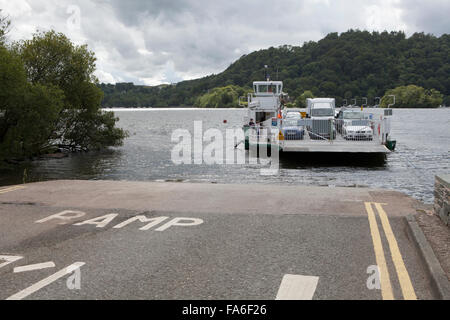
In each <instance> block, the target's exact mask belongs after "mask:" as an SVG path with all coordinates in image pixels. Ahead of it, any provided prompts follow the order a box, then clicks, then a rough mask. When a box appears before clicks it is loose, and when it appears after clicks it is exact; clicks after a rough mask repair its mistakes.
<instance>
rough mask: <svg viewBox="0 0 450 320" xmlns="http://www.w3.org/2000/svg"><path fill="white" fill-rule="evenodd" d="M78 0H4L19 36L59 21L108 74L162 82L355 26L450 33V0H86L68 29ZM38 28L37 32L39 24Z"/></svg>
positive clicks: (56, 25) (81, 0)
mask: <svg viewBox="0 0 450 320" xmlns="http://www.w3.org/2000/svg"><path fill="white" fill-rule="evenodd" d="M73 3H74V1H73V0H60V1H58V0H42V1H34V0H16V1H14V5H11V1H9V0H0V8H3V7H5V8H9V9H10V10H13V11H14V10H16V11H17V12H19V7H20V6H22V9H21V10H22V11H23V8H24V7H26V6H27V5H28V6H29V7H31V10H32V12H31V14H28V15H27V16H24V17H22V16H21V15H16V16H15V21H13V23H14V25H15V31H16V34H17V36H19V37H24V36H26V37H29V36H31V34H30V30H32V27H40V28H44V29H45V28H47V29H48V28H51V27H52V28H55V29H57V31H61V32H64V33H67V34H68V35H69V36H70V37H71V38H72V39H73V40H74V41H75V42H77V43H87V44H88V45H89V47H90V48H91V49H92V50H93V51H95V52H96V54H97V57H98V63H97V65H98V69H99V75H100V76H101V79H100V80H104V81H113V80H111V79H114V81H133V82H135V83H147V84H159V83H162V82H176V81H179V80H182V79H190V78H195V77H199V76H204V75H207V74H211V73H218V72H220V71H222V70H223V69H225V68H226V67H227V66H229V65H230V64H231V63H232V62H233V61H235V60H236V59H237V58H239V57H240V56H242V55H243V54H247V53H250V52H252V51H254V50H258V49H263V48H268V47H270V46H275V47H276V46H279V45H284V44H289V45H301V44H302V43H303V42H305V41H309V40H314V41H317V40H319V39H321V38H322V37H324V36H325V35H326V34H327V33H329V32H344V31H346V30H348V29H351V28H352V29H369V30H370V29H376V30H379V31H382V30H384V29H388V30H392V29H395V30H398V29H403V28H404V29H406V30H405V31H407V32H408V33H409V34H411V33H413V32H415V31H424V32H426V33H434V34H436V35H440V34H442V33H444V32H448V30H449V29H450V22H449V20H448V19H447V17H446V15H447V12H450V4H449V2H448V1H443V0H434V1H426V2H423V1H418V0H413V1H406V0H365V1H354V0H352V1H350V0H342V1H339V2H338V1H335V0H285V1H273V0H271V1H263V0H250V1H214V0H209V1H206V0H179V1H170V0H148V1H139V0H131V1H122V0H110V1H108V0H79V1H78V2H75V3H77V5H78V6H79V7H80V9H81V13H82V16H81V17H82V20H81V21H82V23H81V30H79V31H75V32H72V31H70V30H67V26H66V21H67V18H68V14H67V7H68V6H69V5H72V4H73ZM31 32H32V31H31Z"/></svg>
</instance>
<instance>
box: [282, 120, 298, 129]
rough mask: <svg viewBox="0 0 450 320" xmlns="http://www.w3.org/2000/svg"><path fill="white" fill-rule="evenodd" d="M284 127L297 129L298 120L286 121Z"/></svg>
mask: <svg viewBox="0 0 450 320" xmlns="http://www.w3.org/2000/svg"><path fill="white" fill-rule="evenodd" d="M284 126H285V127H296V126H298V120H287V121H284Z"/></svg>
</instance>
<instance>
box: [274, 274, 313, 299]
mask: <svg viewBox="0 0 450 320" xmlns="http://www.w3.org/2000/svg"><path fill="white" fill-rule="evenodd" d="M318 283H319V277H310V276H300V275H293V274H286V275H285V276H284V277H283V280H282V281H281V285H280V289H279V290H278V294H277V298H276V300H312V298H313V297H314V293H315V292H316V288H317V284H318Z"/></svg>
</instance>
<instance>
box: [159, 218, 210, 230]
mask: <svg viewBox="0 0 450 320" xmlns="http://www.w3.org/2000/svg"><path fill="white" fill-rule="evenodd" d="M182 221H184V222H182ZM203 222H204V221H203V220H202V219H196V218H175V219H173V220H170V221H169V222H167V223H166V224H165V225H163V226H161V227H159V228H158V229H156V230H155V231H166V230H167V229H169V228H170V227H174V226H178V227H193V226H198V225H201V224H203Z"/></svg>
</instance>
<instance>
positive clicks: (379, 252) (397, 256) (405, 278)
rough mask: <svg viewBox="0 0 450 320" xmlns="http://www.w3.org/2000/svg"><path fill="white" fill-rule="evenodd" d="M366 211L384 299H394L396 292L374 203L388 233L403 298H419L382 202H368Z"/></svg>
mask: <svg viewBox="0 0 450 320" xmlns="http://www.w3.org/2000/svg"><path fill="white" fill-rule="evenodd" d="M365 205H366V211H367V214H368V217H369V225H370V232H371V234H372V241H373V247H374V250H375V258H376V261H377V265H378V268H379V272H380V283H381V295H382V297H383V300H394V294H393V291H392V285H391V280H390V277H389V270H388V267H387V264H386V258H385V255H384V250H383V244H382V242H381V236H380V231H379V229H378V223H377V219H376V216H375V213H374V210H373V209H372V205H374V206H375V208H376V210H377V211H378V215H379V217H380V220H381V225H382V227H383V230H384V233H385V235H386V238H387V241H388V244H389V249H390V251H391V257H392V261H393V263H394V266H395V270H396V272H397V276H398V280H399V282H400V287H401V289H402V293H403V298H404V299H405V300H417V296H416V293H415V292H414V288H413V285H412V283H411V279H410V277H409V274H408V270H406V267H405V263H404V262H403V258H402V255H401V253H400V249H399V248H398V244H397V240H396V239H395V236H394V233H393V232H392V228H391V225H390V223H389V219H388V217H387V214H386V212H385V211H384V209H383V207H382V204H381V203H375V202H366V203H365Z"/></svg>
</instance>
